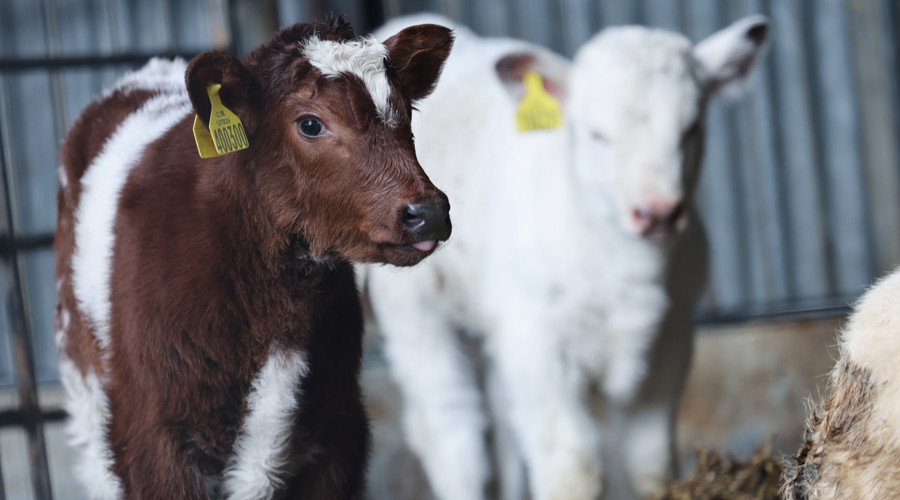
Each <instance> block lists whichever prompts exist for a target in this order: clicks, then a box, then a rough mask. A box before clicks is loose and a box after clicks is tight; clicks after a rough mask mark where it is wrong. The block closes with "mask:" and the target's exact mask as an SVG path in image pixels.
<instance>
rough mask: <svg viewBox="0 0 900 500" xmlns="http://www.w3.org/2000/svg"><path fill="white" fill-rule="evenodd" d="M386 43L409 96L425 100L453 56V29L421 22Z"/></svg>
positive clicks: (399, 78) (392, 62)
mask: <svg viewBox="0 0 900 500" xmlns="http://www.w3.org/2000/svg"><path fill="white" fill-rule="evenodd" d="M384 45H385V46H386V47H387V48H388V54H389V57H390V59H391V65H392V66H393V67H394V70H396V72H397V79H398V80H399V82H400V85H401V86H402V87H403V90H404V91H405V92H406V96H407V97H408V98H410V99H412V100H417V99H422V98H423V97H427V96H428V94H430V93H431V91H432V90H434V85H435V84H436V83H437V79H438V76H440V74H441V68H442V67H443V66H444V61H445V60H446V59H447V56H448V55H450V49H451V48H452V47H453V31H451V30H450V28H446V27H444V26H438V25H436V24H419V25H416V26H410V27H409V28H406V29H404V30H403V31H401V32H399V33H397V34H396V35H394V36H392V37H390V38H388V39H387V40H385V42H384Z"/></svg>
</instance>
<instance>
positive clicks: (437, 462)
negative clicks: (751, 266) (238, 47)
mask: <svg viewBox="0 0 900 500" xmlns="http://www.w3.org/2000/svg"><path fill="white" fill-rule="evenodd" d="M421 21H422V18H417V19H415V20H409V19H405V20H401V21H400V22H399V23H394V24H392V25H389V26H386V27H385V28H383V29H382V30H381V34H382V35H389V34H392V33H394V32H396V31H397V30H398V29H399V27H400V26H402V25H406V24H412V23H417V22H421ZM429 21H431V22H434V19H433V18H429ZM443 23H444V24H446V23H447V21H446V20H444V21H443ZM456 31H457V33H456V35H457V42H456V45H455V47H454V49H453V52H452V53H451V55H450V57H449V59H448V62H447V65H446V67H445V70H444V74H443V77H442V81H441V85H440V86H439V87H438V88H437V89H436V91H435V93H434V94H433V95H432V96H431V97H430V98H428V99H426V100H425V101H423V102H422V103H420V104H419V105H418V108H419V109H420V110H421V113H419V114H417V116H416V117H415V118H414V121H413V122H414V123H413V128H414V131H415V135H416V139H417V141H416V142H417V151H418V154H419V158H420V159H421V161H422V164H423V165H425V168H426V169H427V171H428V172H429V174H430V175H432V176H433V178H434V179H435V181H436V182H438V183H439V184H440V185H442V186H445V187H446V192H447V193H448V195H449V196H450V198H451V202H452V205H453V207H454V212H453V218H454V236H453V238H452V239H451V241H450V242H449V243H448V245H447V246H446V248H445V249H444V250H443V251H442V252H439V253H438V254H437V255H435V256H434V257H433V258H432V259H431V260H430V261H428V262H425V263H424V265H421V266H419V267H417V268H416V269H413V270H410V271H395V270H392V269H388V268H373V269H371V275H370V277H369V278H370V281H369V286H370V296H371V298H372V301H373V310H374V312H375V315H376V317H377V320H378V322H379V325H380V328H381V329H382V331H383V332H384V335H385V338H386V353H387V356H388V358H389V361H390V363H391V369H392V373H393V376H394V378H395V379H396V381H397V382H398V384H399V385H400V387H401V390H402V392H403V395H404V397H405V410H404V412H405V413H404V415H405V428H406V433H407V436H408V439H409V442H410V444H411V446H412V448H413V449H414V450H415V452H416V453H418V455H419V456H420V457H421V459H422V462H423V464H424V467H425V470H426V472H427V474H428V477H429V479H430V481H431V484H432V486H433V488H434V490H435V492H436V493H437V495H438V496H439V497H440V498H442V499H445V500H457V499H458V500H473V499H478V498H483V497H484V495H485V494H484V490H485V485H486V484H487V483H488V481H489V479H490V477H489V476H490V467H489V463H490V460H489V453H490V451H489V450H488V447H487V445H486V444H485V440H484V433H485V431H486V429H488V427H489V424H488V422H489V421H491V420H493V424H494V425H493V426H491V428H492V429H493V431H494V433H495V442H497V443H498V444H499V446H498V453H499V461H500V471H499V476H500V483H501V489H502V491H503V495H504V497H505V498H517V497H520V496H521V495H523V494H524V489H525V486H524V483H525V482H526V481H525V477H526V476H525V475H523V472H525V473H527V485H528V486H527V487H528V489H530V491H531V494H532V496H533V498H535V499H536V500H548V499H565V500H577V499H594V498H597V497H598V496H599V495H600V492H601V490H602V489H603V487H604V481H605V487H606V489H607V491H609V494H608V497H609V498H628V497H631V496H633V495H646V494H648V493H651V492H654V491H656V490H658V489H659V488H660V487H661V486H662V485H663V483H664V482H665V481H666V480H667V479H668V478H669V477H670V476H671V475H672V473H673V471H674V467H675V465H674V464H675V462H674V438H673V426H674V415H675V409H676V406H677V403H678V400H679V398H680V394H681V392H682V387H683V385H684V380H685V376H686V373H687V369H688V365H689V362H690V357H691V351H692V332H693V325H692V315H693V311H694V305H695V302H696V300H697V298H698V296H699V295H700V293H701V289H702V286H703V283H704V281H705V276H706V261H707V247H706V239H705V236H704V231H703V227H702V224H701V223H700V221H699V219H698V218H697V217H696V216H695V214H693V211H692V209H691V195H692V192H693V191H694V188H695V185H696V181H697V177H698V174H699V172H698V171H699V166H700V159H701V155H702V144H703V117H704V111H705V107H706V101H707V99H708V98H709V97H710V96H711V95H712V94H714V93H715V92H717V91H719V90H723V89H725V88H727V87H734V86H735V85H736V84H740V83H741V82H743V81H744V80H745V79H746V77H747V75H748V73H749V71H750V70H751V69H752V67H753V64H754V62H755V61H756V59H757V56H758V54H759V53H760V49H761V47H762V45H763V44H764V41H765V38H766V36H767V23H766V20H765V19H764V18H762V17H759V16H756V17H751V18H747V19H744V20H741V21H739V22H737V23H735V24H733V25H732V26H730V27H728V28H726V29H724V30H722V31H720V32H719V33H716V34H715V35H713V36H712V37H710V38H708V39H707V40H705V41H703V42H701V43H700V44H698V45H697V46H694V47H692V46H691V44H690V42H689V41H688V40H687V39H686V38H684V37H683V36H680V35H677V34H674V33H668V32H664V31H659V30H652V29H647V28H642V27H622V28H611V29H608V30H605V31H604V32H602V33H601V34H599V35H597V36H596V37H594V38H593V39H591V40H590V41H589V42H587V43H586V44H585V45H584V46H583V47H582V48H581V49H580V50H579V51H578V53H577V55H576V57H575V60H574V62H569V61H567V60H565V59H564V58H562V57H559V56H556V55H554V54H552V53H550V52H548V51H547V50H544V49H541V48H539V47H536V46H534V45H531V44H527V43H524V42H521V41H514V40H507V39H485V38H478V37H476V36H474V35H473V34H471V33H470V32H468V31H467V30H465V29H464V28H457V30H456ZM376 36H378V35H377V34H376ZM379 38H382V39H383V38H384V36H381V37H379ZM529 71H536V72H537V73H538V74H539V75H540V76H541V79H542V82H543V85H544V88H545V89H546V90H547V91H548V92H550V93H551V94H553V95H555V97H556V98H557V99H559V100H560V101H561V102H562V105H563V109H564V112H563V115H564V120H563V124H562V126H560V127H559V128H555V129H550V130H538V131H530V132H518V131H517V127H516V119H515V117H516V108H517V105H518V102H519V100H520V98H521V97H522V95H523V93H524V87H523V83H522V81H523V76H524V74H525V73H526V72H529ZM458 333H463V334H464V335H466V336H473V337H474V338H482V339H483V348H484V352H485V355H486V358H487V366H488V370H487V386H488V387H487V392H488V394H489V397H488V398H487V399H488V401H489V406H490V409H489V410H487V409H485V408H484V407H483V406H484V403H483V401H482V394H481V391H480V389H479V384H478V381H477V380H476V379H477V377H476V375H475V372H474V371H473V367H472V366H471V365H470V363H469V361H467V359H466V357H465V356H464V355H463V354H462V351H461V344H460V337H459V336H458ZM595 395H596V396H599V397H600V398H601V399H602V400H603V402H604V404H603V406H604V407H605V412H604V413H605V415H606V416H607V418H604V419H601V418H599V416H596V415H594V414H592V411H591V410H590V405H589V399H591V398H592V397H593V396H595ZM489 413H490V414H492V417H493V419H492V418H490V417H489V416H488V415H489ZM601 420H604V421H605V423H604V424H602V425H601ZM606 428H609V429H611V431H609V432H603V431H602V430H603V429H606ZM601 438H603V439H602V440H601ZM603 448H606V449H607V450H610V451H609V452H610V453H612V454H614V455H615V456H616V457H617V461H615V462H614V461H608V462H607V463H608V464H609V466H608V467H607V468H606V471H605V472H604V470H603V469H602V468H601V461H602V460H601V455H602V453H601V449H603ZM619 462H620V463H619ZM522 464H524V466H525V467H524V468H523V467H522ZM616 467H618V468H619V469H621V470H616Z"/></svg>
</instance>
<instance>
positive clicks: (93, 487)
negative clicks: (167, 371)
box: [59, 354, 123, 500]
mask: <svg viewBox="0 0 900 500" xmlns="http://www.w3.org/2000/svg"><path fill="white" fill-rule="evenodd" d="M59 375H60V379H61V380H62V383H63V387H64V388H65V392H66V401H65V408H66V412H67V413H68V414H69V421H68V423H67V425H66V432H67V433H68V435H69V443H70V445H71V446H72V447H73V448H75V449H76V450H78V451H79V452H80V457H79V460H78V461H77V463H76V464H75V477H77V478H78V480H79V481H80V482H81V484H82V485H84V487H85V488H86V489H87V493H88V498H91V499H93V500H101V499H102V500H114V499H118V498H122V496H123V489H122V483H121V481H120V480H119V478H118V476H116V475H115V474H113V472H112V464H113V457H112V451H110V449H109V443H108V442H107V439H106V429H107V424H108V422H109V402H108V401H107V399H106V393H105V392H104V390H103V387H102V386H101V384H100V380H99V379H98V378H97V375H96V374H94V373H93V372H88V373H87V376H85V377H83V376H82V374H81V373H80V372H79V371H78V368H76V367H75V364H74V363H73V362H72V361H71V360H69V359H67V358H66V357H65V354H61V355H60V362H59Z"/></svg>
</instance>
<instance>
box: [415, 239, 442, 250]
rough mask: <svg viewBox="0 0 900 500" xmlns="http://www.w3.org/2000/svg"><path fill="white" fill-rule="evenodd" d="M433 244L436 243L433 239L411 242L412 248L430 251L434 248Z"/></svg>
mask: <svg viewBox="0 0 900 500" xmlns="http://www.w3.org/2000/svg"><path fill="white" fill-rule="evenodd" d="M435 245H437V242H435V241H434V240H425V241H418V242H416V243H413V244H412V246H413V248H415V249H416V250H421V251H423V252H430V251H432V250H434V247H435Z"/></svg>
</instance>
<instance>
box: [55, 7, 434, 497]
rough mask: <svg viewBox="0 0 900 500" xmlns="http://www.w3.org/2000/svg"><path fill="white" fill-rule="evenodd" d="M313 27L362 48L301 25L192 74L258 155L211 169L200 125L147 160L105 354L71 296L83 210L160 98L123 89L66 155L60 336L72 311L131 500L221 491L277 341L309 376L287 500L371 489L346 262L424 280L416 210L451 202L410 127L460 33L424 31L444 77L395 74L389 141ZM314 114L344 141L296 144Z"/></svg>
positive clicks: (133, 192)
mask: <svg viewBox="0 0 900 500" xmlns="http://www.w3.org/2000/svg"><path fill="white" fill-rule="evenodd" d="M420 31H421V30H420ZM313 32H317V33H318V34H319V36H320V37H322V38H323V39H334V40H347V39H350V38H352V36H353V35H352V30H351V29H350V27H349V25H346V24H345V23H343V22H341V21H338V22H334V23H332V24H330V25H326V24H309V25H296V26H294V27H291V28H288V29H285V30H283V31H282V32H280V33H278V34H277V35H276V36H275V38H274V39H273V41H272V42H270V43H268V44H267V45H265V46H263V47H261V48H260V49H257V50H256V51H254V52H253V53H251V54H250V55H248V56H247V58H246V59H245V60H244V61H243V62H240V61H238V60H237V59H236V58H234V56H231V55H229V54H226V53H223V52H209V53H205V54H202V55H200V56H198V57H197V59H195V60H194V61H193V62H192V63H191V65H190V66H189V67H188V70H187V75H186V85H187V88H188V91H189V95H190V96H191V100H192V102H193V104H194V107H195V110H196V112H197V113H198V115H199V116H201V118H202V119H203V120H204V121H208V119H209V114H210V110H209V102H208V100H207V98H206V94H205V89H206V86H207V84H208V83H210V82H218V83H222V85H223V86H222V90H221V92H220V95H221V97H222V101H223V103H224V104H225V105H226V106H227V107H229V108H230V109H231V110H232V111H234V112H235V113H236V114H237V115H238V116H239V117H240V118H241V121H242V122H243V124H244V127H245V128H246V130H247V133H248V137H249V142H250V148H249V149H247V150H242V151H238V152H235V153H232V154H230V155H228V156H224V157H220V158H214V159H206V160H200V159H199V158H198V157H197V152H196V149H195V146H194V143H193V137H192V133H191V122H192V120H193V116H190V117H188V118H186V119H184V120H182V121H181V122H180V123H178V124H177V125H176V126H175V127H173V128H172V129H171V130H169V131H168V132H167V133H166V134H165V135H164V136H163V137H162V138H161V139H160V140H158V141H157V142H155V143H152V144H151V145H150V146H149V147H148V148H147V150H146V151H145V152H144V155H143V156H142V157H141V159H140V162H139V163H138V164H137V166H135V167H134V169H133V170H132V171H131V173H130V176H129V178H128V181H127V183H126V185H125V186H124V188H123V190H122V192H121V198H120V200H119V207H118V213H117V216H116V220H115V226H114V234H115V237H116V239H115V246H114V249H113V262H112V264H111V281H110V288H111V294H110V295H111V296H110V301H111V304H112V309H111V316H110V336H111V343H110V347H109V352H106V353H101V352H99V348H98V346H97V344H96V343H95V341H94V338H93V334H92V333H91V329H90V325H88V324H87V323H86V322H85V320H84V318H83V316H82V314H81V313H80V312H79V305H78V303H77V301H76V299H75V294H74V291H73V287H72V283H71V281H72V280H71V273H72V269H71V263H72V254H73V252H74V250H75V239H74V217H73V215H74V213H75V211H76V209H77V207H78V204H79V197H80V193H81V187H80V185H79V181H80V179H81V177H82V175H83V174H84V172H85V171H86V170H87V168H88V166H89V165H90V163H91V162H92V161H93V159H94V158H95V157H96V156H97V154H98V153H99V151H100V149H101V147H102V145H103V144H104V142H105V140H106V139H107V138H108V137H109V136H110V135H111V134H112V133H113V132H114V131H115V129H116V127H117V126H118V125H119V124H120V123H121V122H122V121H123V120H124V119H125V118H126V117H127V116H128V115H129V114H130V113H132V112H134V111H135V110H136V109H137V108H138V107H139V106H140V105H141V104H142V103H143V102H145V101H146V100H147V99H148V98H150V97H152V95H151V93H150V92H146V91H134V92H130V93H122V92H115V93H113V94H112V95H110V96H108V97H106V98H104V99H103V100H100V101H97V102H95V103H94V104H92V105H91V106H90V107H88V108H87V109H86V110H85V112H84V113H83V114H82V115H81V117H80V118H79V119H78V120H77V121H76V123H75V125H74V126H73V128H72V130H71V132H70V134H69V136H68V138H67V140H66V143H65V144H64V145H63V148H62V151H61V156H62V164H63V166H64V168H65V171H66V173H67V175H68V178H69V185H68V187H67V188H66V189H62V188H61V189H60V192H59V196H58V200H59V219H58V221H59V222H58V230H57V240H56V250H57V276H58V278H59V279H60V282H61V289H60V299H59V300H60V303H59V308H58V317H57V325H58V326H59V327H60V328H61V327H62V321H61V320H60V319H59V311H71V313H72V318H71V322H70V326H69V328H68V329H67V331H65V342H64V344H63V345H64V348H63V349H64V355H65V356H66V357H68V358H69V359H71V360H72V361H73V362H74V363H75V365H76V366H78V367H79V368H80V370H81V371H82V373H88V372H89V371H93V372H95V373H97V374H98V375H100V379H101V380H103V381H104V388H105V390H106V393H107V396H108V398H109V404H110V412H111V421H110V423H109V429H108V439H109V443H110V446H111V448H112V453H113V457H114V467H113V468H114V472H115V473H116V475H118V476H119V477H120V478H121V480H122V483H123V486H124V488H125V493H126V496H127V497H128V498H206V497H208V496H214V495H217V494H221V492H217V491H216V486H215V485H213V486H210V484H209V481H210V478H216V477H220V476H221V474H222V472H223V469H224V467H225V464H226V462H227V461H228V459H229V457H230V456H231V455H232V451H233V450H232V446H233V444H234V441H235V438H236V436H237V433H238V432H239V430H240V427H241V421H242V418H243V416H244V415H245V414H246V412H247V408H246V402H245V398H246V395H247V394H248V391H249V389H250V385H251V383H252V381H253V379H254V377H255V376H256V374H257V372H258V371H259V368H260V367H261V365H262V364H263V363H264V361H265V359H266V356H267V354H268V353H269V352H270V350H271V348H272V346H273V345H278V346H285V347H291V348H294V349H299V350H301V351H302V352H304V353H305V358H306V359H307V361H308V363H309V368H310V370H309V374H308V376H307V377H306V378H305V379H304V380H303V382H302V387H299V388H295V390H298V389H299V394H301V397H300V401H299V407H300V411H299V413H298V414H297V415H296V417H295V422H296V425H295V431H294V436H293V447H292V449H291V450H290V453H291V455H292V456H293V457H295V460H293V462H292V464H291V465H290V467H289V469H290V473H291V475H290V476H289V477H285V478H283V479H285V481H286V485H285V487H284V488H283V489H282V490H281V491H282V492H283V494H284V496H285V497H287V498H309V499H320V498H321V499H331V498H356V497H359V495H360V494H361V491H362V484H363V478H364V472H365V464H366V455H367V450H368V440H369V435H368V434H369V431H368V423H367V419H366V415H365V411H364V409H363V406H362V403H361V395H360V388H359V383H358V381H357V375H358V373H359V368H360V358H361V354H362V346H361V334H362V318H361V313H360V306H359V298H358V295H357V291H356V288H355V283H354V278H353V270H352V267H351V265H350V264H349V262H350V261H364V262H386V263H391V264H395V265H412V264H415V263H417V262H419V261H420V260H421V259H422V258H424V257H425V256H426V255H427V253H424V252H410V251H407V250H403V249H401V248H398V247H402V246H404V245H409V244H410V243H412V242H414V241H415V240H414V238H415V236H414V235H412V234H410V233H409V232H408V231H406V230H405V229H404V227H403V226H402V224H401V223H400V220H399V219H400V217H399V211H400V207H402V206H403V205H404V204H408V203H427V202H433V201H446V196H444V194H443V193H441V192H440V191H439V190H438V189H437V188H435V187H434V186H433V185H432V184H431V182H430V181H429V180H428V178H427V176H426V175H425V174H424V172H423V171H422V168H421V167H420V166H419V164H418V162H417V160H416V157H415V151H414V148H413V143H412V133H411V131H410V125H409V118H410V114H411V106H412V101H413V100H414V99H416V98H419V97H423V96H424V95H427V92H428V91H430V88H431V86H432V85H433V84H434V79H436V78H437V75H438V72H439V69H440V66H441V64H442V63H443V60H444V58H446V56H447V53H448V52H449V50H450V44H451V43H452V38H451V36H450V34H449V31H448V30H446V29H443V28H437V27H432V28H428V29H425V32H424V33H421V32H419V33H413V34H412V35H418V36H413V38H414V39H415V42H416V43H418V45H417V47H418V49H420V52H419V54H418V56H417V57H419V58H420V59H422V60H423V61H424V60H426V59H427V60H428V61H427V62H422V63H421V66H423V67H426V68H428V69H429V71H430V73H428V72H427V71H426V72H425V73H421V74H418V75H417V74H411V73H408V72H402V71H401V72H400V74H402V75H403V78H399V77H397V74H398V73H397V70H396V69H394V70H392V72H391V74H392V75H394V76H393V77H392V81H391V85H392V90H393V104H394V106H396V107H397V109H399V110H402V111H403V112H402V113H400V116H399V118H400V123H399V124H398V126H396V127H395V128H389V127H388V126H386V125H385V124H383V123H381V122H380V121H378V120H377V118H376V115H375V110H374V105H373V104H372V101H371V98H370V97H369V96H368V94H367V93H366V91H365V89H364V87H363V86H362V83H361V82H360V81H358V79H356V78H355V77H346V78H322V77H321V75H319V73H318V71H317V70H315V69H313V68H312V67H311V66H310V65H309V63H308V62H306V61H305V60H304V59H303V58H302V57H301V53H300V49H299V47H300V45H299V43H298V42H299V41H300V40H303V39H304V38H305V37H307V36H309V35H310V34H311V33H313ZM408 35H409V34H408ZM392 43H399V44H400V45H402V46H405V45H406V44H410V43H413V41H412V40H399V42H398V40H394V42H392ZM391 54H392V57H393V55H394V52H393V51H392V52H391ZM403 57H404V59H408V58H409V57H412V56H409V54H408V53H406V52H403ZM407 62H408V61H407ZM410 82H412V83H410ZM423 89H425V90H423ZM310 114H311V115H316V116H318V117H320V118H321V119H322V121H323V122H324V123H325V124H326V127H327V128H328V129H329V131H331V132H333V136H331V137H328V138H316V139H313V140H310V139H309V138H306V137H304V136H302V135H301V134H299V133H298V132H297V121H298V119H299V118H301V117H303V116H305V115H310ZM89 222H90V221H81V223H89ZM101 354H102V355H103V357H106V358H107V359H108V363H102V362H101ZM213 482H215V481H213Z"/></svg>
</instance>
